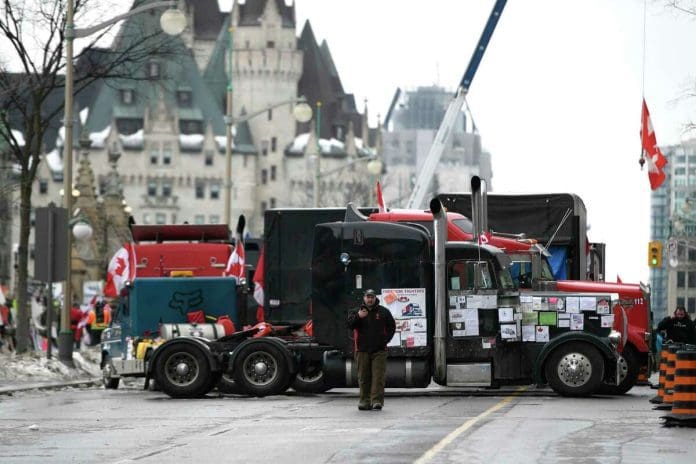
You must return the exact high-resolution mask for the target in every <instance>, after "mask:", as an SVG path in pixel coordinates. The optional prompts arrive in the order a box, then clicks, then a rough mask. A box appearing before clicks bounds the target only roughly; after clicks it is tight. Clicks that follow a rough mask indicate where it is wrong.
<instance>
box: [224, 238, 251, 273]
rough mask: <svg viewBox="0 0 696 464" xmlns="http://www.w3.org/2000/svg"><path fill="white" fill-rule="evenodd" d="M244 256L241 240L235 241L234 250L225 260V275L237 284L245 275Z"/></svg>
mask: <svg viewBox="0 0 696 464" xmlns="http://www.w3.org/2000/svg"><path fill="white" fill-rule="evenodd" d="M245 258H246V256H245V254H244V242H242V240H241V239H239V238H238V239H237V243H236V244H235V247H234V250H233V251H232V254H231V255H230V258H229V259H228V260H227V267H226V268H225V275H226V276H230V277H233V278H234V280H236V281H237V283H238V284H239V283H241V281H242V279H243V278H244V274H245V272H244V271H245V268H244V264H245Z"/></svg>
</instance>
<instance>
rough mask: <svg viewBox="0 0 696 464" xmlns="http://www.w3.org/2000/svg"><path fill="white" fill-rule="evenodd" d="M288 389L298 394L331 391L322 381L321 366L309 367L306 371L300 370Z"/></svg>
mask: <svg viewBox="0 0 696 464" xmlns="http://www.w3.org/2000/svg"><path fill="white" fill-rule="evenodd" d="M290 387H291V388H292V389H293V390H295V391H296V392H298V393H324V392H325V391H327V390H330V389H331V387H329V386H327V385H326V382H325V381H324V372H323V371H322V370H321V366H310V367H309V368H308V369H305V370H300V372H298V373H297V376H296V377H295V380H293V382H292V383H291V384H290Z"/></svg>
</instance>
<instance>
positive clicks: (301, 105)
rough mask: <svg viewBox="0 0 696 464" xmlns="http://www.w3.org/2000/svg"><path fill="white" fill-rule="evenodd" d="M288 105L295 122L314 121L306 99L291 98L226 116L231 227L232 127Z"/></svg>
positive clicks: (227, 199)
mask: <svg viewBox="0 0 696 464" xmlns="http://www.w3.org/2000/svg"><path fill="white" fill-rule="evenodd" d="M230 66H232V65H231V61H230ZM231 85H232V84H231V83H230V84H228V92H229V89H231ZM227 103H228V106H227V107H228V108H231V107H232V97H231V96H230V93H228V100H227ZM288 104H294V105H295V106H293V108H292V116H293V118H294V119H295V121H297V122H300V123H305V122H308V121H310V120H311V119H312V107H311V106H309V105H308V104H307V101H306V100H305V98H304V97H295V98H290V99H288V100H283V101H280V102H276V103H273V104H271V105H268V106H266V107H264V108H263V109H261V110H258V111H254V112H252V113H248V114H245V115H242V116H240V117H238V118H233V117H232V116H231V110H228V114H227V115H226V116H225V124H226V125H227V128H226V130H225V142H226V143H225V145H226V150H225V157H226V163H225V164H226V169H225V224H227V226H228V227H229V225H230V221H231V219H232V138H233V136H232V135H233V134H232V126H234V125H235V124H239V123H240V122H245V121H248V120H250V119H252V118H255V117H256V116H259V115H261V114H266V113H268V111H269V110H272V109H274V108H277V107H279V106H283V105H288Z"/></svg>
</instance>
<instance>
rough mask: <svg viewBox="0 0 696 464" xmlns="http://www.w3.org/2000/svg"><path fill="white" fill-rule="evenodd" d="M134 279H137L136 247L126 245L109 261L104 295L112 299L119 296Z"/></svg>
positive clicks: (129, 244)
mask: <svg viewBox="0 0 696 464" xmlns="http://www.w3.org/2000/svg"><path fill="white" fill-rule="evenodd" d="M133 279H135V247H134V246H133V245H132V244H131V243H124V244H123V246H122V247H121V248H119V249H118V251H117V252H116V253H115V254H114V256H113V257H112V258H111V261H109V267H108V269H107V271H106V285H105V286H104V295H105V296H108V297H112V298H115V297H117V296H119V294H120V293H121V290H122V289H123V287H125V285H126V282H130V281H132V280H133Z"/></svg>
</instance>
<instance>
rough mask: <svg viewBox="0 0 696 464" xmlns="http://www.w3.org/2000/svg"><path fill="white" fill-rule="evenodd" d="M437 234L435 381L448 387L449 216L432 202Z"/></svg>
mask: <svg viewBox="0 0 696 464" xmlns="http://www.w3.org/2000/svg"><path fill="white" fill-rule="evenodd" d="M430 212H432V213H433V228H434V232H435V234H434V235H435V245H434V249H435V256H434V258H435V262H434V265H433V267H434V272H433V277H434V279H435V289H434V291H435V308H434V314H435V330H434V337H433V354H434V356H433V361H434V364H435V366H434V373H433V379H434V380H435V382H437V383H439V384H440V385H447V357H446V352H445V335H446V334H447V313H446V311H447V298H446V295H447V288H446V285H445V284H446V283H445V278H446V274H445V243H446V242H447V214H446V213H445V208H444V207H443V206H442V203H440V200H438V199H437V198H433V199H432V200H431V201H430Z"/></svg>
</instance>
